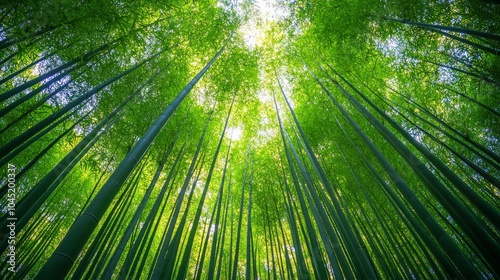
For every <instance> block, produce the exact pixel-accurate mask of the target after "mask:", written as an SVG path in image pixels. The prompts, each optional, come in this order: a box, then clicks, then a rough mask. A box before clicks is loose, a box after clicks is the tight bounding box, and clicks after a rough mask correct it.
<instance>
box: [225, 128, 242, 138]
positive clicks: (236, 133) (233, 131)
mask: <svg viewBox="0 0 500 280" xmlns="http://www.w3.org/2000/svg"><path fill="white" fill-rule="evenodd" d="M226 135H227V138H229V139H231V140H233V141H238V140H240V139H241V136H242V135H243V129H242V128H241V127H239V126H237V127H230V128H228V130H227V133H226Z"/></svg>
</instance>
